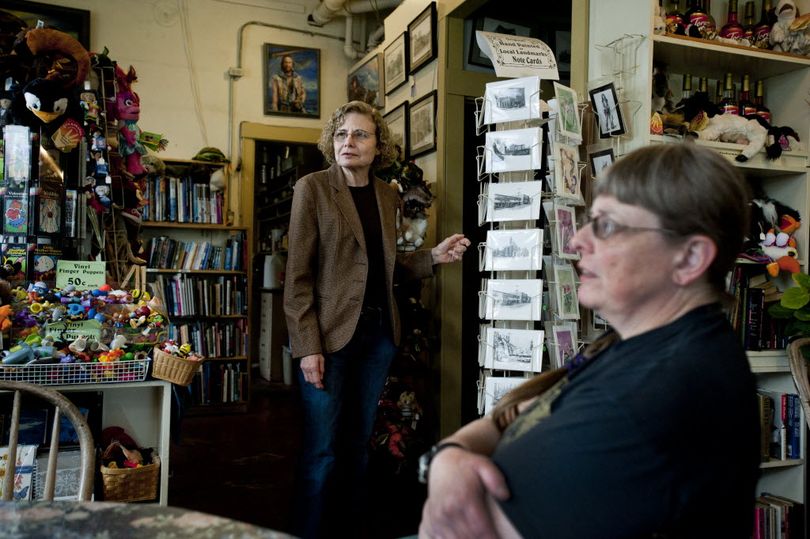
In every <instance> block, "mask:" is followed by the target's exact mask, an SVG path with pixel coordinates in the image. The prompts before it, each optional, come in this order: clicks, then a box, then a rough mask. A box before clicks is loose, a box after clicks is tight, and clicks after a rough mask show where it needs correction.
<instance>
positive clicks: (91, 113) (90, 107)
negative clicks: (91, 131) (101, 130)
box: [79, 90, 101, 123]
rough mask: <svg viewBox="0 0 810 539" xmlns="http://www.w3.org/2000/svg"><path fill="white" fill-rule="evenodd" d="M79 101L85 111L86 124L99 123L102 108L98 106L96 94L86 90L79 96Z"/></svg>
mask: <svg viewBox="0 0 810 539" xmlns="http://www.w3.org/2000/svg"><path fill="white" fill-rule="evenodd" d="M79 100H80V102H79V104H80V105H81V107H82V110H83V111H84V121H85V123H97V122H98V116H99V113H100V111H101V107H99V106H98V99H96V94H95V92H93V91H90V90H86V91H84V92H82V93H81V94H80V95H79Z"/></svg>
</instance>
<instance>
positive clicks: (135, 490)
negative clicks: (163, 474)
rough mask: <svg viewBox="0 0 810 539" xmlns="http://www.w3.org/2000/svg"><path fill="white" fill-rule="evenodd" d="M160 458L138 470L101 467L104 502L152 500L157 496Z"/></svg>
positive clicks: (154, 458) (155, 458)
mask: <svg viewBox="0 0 810 539" xmlns="http://www.w3.org/2000/svg"><path fill="white" fill-rule="evenodd" d="M159 478H160V457H158V456H157V455H155V456H153V457H152V464H146V465H144V466H141V467H140V468H107V467H106V466H104V464H102V465H101V479H102V484H103V487H104V500H105V501H108V502H138V501H144V500H154V499H155V498H157V495H158V483H159Z"/></svg>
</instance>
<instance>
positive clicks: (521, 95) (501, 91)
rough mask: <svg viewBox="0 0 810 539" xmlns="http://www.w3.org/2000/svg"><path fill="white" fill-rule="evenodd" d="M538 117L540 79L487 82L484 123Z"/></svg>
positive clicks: (522, 78) (529, 78)
mask: <svg viewBox="0 0 810 539" xmlns="http://www.w3.org/2000/svg"><path fill="white" fill-rule="evenodd" d="M539 117H540V77H521V78H518V79H508V80H502V81H497V82H488V83H487V86H486V91H485V92H484V123H485V124H493V123H500V122H514V121H518V120H531V119H534V118H539Z"/></svg>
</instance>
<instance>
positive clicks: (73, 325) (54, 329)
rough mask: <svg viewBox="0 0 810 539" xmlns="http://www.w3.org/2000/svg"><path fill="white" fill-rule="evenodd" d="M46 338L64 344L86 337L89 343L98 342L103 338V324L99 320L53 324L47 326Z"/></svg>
mask: <svg viewBox="0 0 810 539" xmlns="http://www.w3.org/2000/svg"><path fill="white" fill-rule="evenodd" d="M45 336H46V337H53V339H54V340H56V341H62V342H73V341H75V340H76V339H78V338H79V337H80V336H84V338H86V339H87V341H88V342H92V341H98V340H99V339H100V338H101V322H99V321H98V320H77V321H75V322H71V321H68V322H53V323H50V324H46V325H45Z"/></svg>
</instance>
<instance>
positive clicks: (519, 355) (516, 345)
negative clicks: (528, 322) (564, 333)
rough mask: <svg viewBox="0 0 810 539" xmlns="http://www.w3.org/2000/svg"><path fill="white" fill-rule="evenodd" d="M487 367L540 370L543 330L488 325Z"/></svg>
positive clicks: (502, 369) (485, 364) (503, 369)
mask: <svg viewBox="0 0 810 539" xmlns="http://www.w3.org/2000/svg"><path fill="white" fill-rule="evenodd" d="M484 335H485V337H486V353H485V357H484V368H485V369H497V370H501V371H523V372H540V370H541V369H542V361H543V330H534V329H505V328H493V327H486V332H485V333H484Z"/></svg>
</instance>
